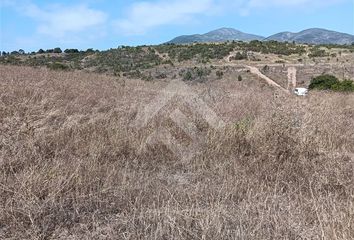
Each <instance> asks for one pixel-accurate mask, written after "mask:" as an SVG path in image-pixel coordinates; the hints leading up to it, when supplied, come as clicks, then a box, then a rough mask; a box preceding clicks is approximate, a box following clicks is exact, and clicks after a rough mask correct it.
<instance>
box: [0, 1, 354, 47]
mask: <svg viewBox="0 0 354 240" xmlns="http://www.w3.org/2000/svg"><path fill="white" fill-rule="evenodd" d="M0 4H1V5H0V26H1V29H0V30H1V32H0V50H5V51H12V50H18V49H20V48H22V49H24V50H25V51H36V50H38V49H39V48H43V49H47V48H54V47H61V48H62V49H65V48H79V49H87V48H94V49H101V50H102V49H108V48H115V47H117V46H119V45H143V44H158V43H163V42H166V41H168V40H170V39H172V38H173V37H175V36H178V35H184V34H193V33H205V32H208V31H210V30H214V29H217V28H220V27H232V28H235V29H238V30H241V31H244V32H248V33H253V34H258V35H263V36H269V35H272V34H274V33H278V32H281V31H292V32H297V31H301V30H304V29H307V28H312V27H319V28H326V29H330V30H335V31H340V32H346V33H350V34H353V35H354V1H353V0H169V1H167V0H143V1H141V0H124V1H121V0H115V1H114V0H80V1H69V0H61V1H59V0H52V1H45V0H0Z"/></svg>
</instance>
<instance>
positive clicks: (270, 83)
mask: <svg viewBox="0 0 354 240" xmlns="http://www.w3.org/2000/svg"><path fill="white" fill-rule="evenodd" d="M245 67H246V68H248V69H249V70H250V72H251V73H252V74H254V75H257V76H258V77H260V78H262V79H263V80H265V81H266V82H267V83H268V84H269V85H271V86H274V87H276V88H278V89H280V90H282V91H283V92H285V93H289V91H288V90H286V89H285V88H283V87H282V86H280V85H279V84H278V83H276V82H275V81H273V80H272V79H270V78H269V77H267V76H266V75H264V74H263V73H261V71H259V69H258V68H256V67H252V66H247V65H245Z"/></svg>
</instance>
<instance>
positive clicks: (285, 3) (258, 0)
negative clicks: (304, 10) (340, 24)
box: [248, 0, 342, 8]
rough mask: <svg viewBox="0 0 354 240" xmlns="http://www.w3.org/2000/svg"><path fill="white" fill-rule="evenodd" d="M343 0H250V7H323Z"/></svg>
mask: <svg viewBox="0 0 354 240" xmlns="http://www.w3.org/2000/svg"><path fill="white" fill-rule="evenodd" d="M338 2H342V0H268V1H264V0H249V1H248V6H249V7H250V8H253V7H299V6H300V7H309V6H311V7H314V6H316V7H322V6H327V5H331V4H334V3H338Z"/></svg>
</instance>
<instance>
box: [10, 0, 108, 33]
mask: <svg viewBox="0 0 354 240" xmlns="http://www.w3.org/2000/svg"><path fill="white" fill-rule="evenodd" d="M4 3H5V4H4V6H8V7H12V8H14V9H16V10H17V11H18V12H19V13H20V14H22V15H24V16H27V17H30V18H32V19H33V20H35V21H36V22H37V23H38V25H37V33H40V34H44V35H48V36H50V37H54V38H64V37H66V36H67V35H72V34H78V33H82V32H84V31H87V30H91V29H92V28H95V27H98V26H102V25H103V24H104V23H105V22H106V21H107V18H108V16H107V15H106V13H104V12H102V11H99V10H95V9H91V8H89V7H87V6H86V5H73V6H64V5H60V4H52V5H47V6H46V7H39V6H37V5H35V4H33V3H32V2H31V1H21V0H19V1H16V0H14V1H8V0H5V1H4Z"/></svg>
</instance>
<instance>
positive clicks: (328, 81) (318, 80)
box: [309, 74, 339, 90]
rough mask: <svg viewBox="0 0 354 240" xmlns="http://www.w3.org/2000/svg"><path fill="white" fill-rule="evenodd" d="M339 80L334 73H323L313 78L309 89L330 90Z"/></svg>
mask: <svg viewBox="0 0 354 240" xmlns="http://www.w3.org/2000/svg"><path fill="white" fill-rule="evenodd" d="M338 82H339V80H338V78H336V77H335V76H333V75H328V74H325V75H321V76H318V77H315V78H313V79H312V80H311V83H310V85H309V89H318V90H330V89H331V88H332V86H333V85H334V84H336V83H338Z"/></svg>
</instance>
